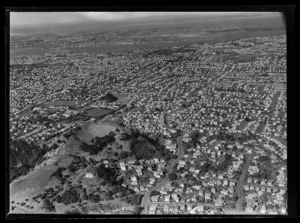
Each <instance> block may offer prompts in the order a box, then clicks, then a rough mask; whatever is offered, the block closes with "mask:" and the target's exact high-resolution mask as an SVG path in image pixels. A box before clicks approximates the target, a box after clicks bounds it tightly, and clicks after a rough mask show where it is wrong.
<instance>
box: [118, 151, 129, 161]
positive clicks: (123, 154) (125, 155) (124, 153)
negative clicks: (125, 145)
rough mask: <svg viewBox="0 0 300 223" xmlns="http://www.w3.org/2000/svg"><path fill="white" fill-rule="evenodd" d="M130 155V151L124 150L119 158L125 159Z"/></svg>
mask: <svg viewBox="0 0 300 223" xmlns="http://www.w3.org/2000/svg"><path fill="white" fill-rule="evenodd" d="M128 155H129V153H128V152H126V151H122V152H121V153H120V154H119V158H120V159H125V158H127V157H128Z"/></svg>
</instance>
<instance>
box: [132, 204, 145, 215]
mask: <svg viewBox="0 0 300 223" xmlns="http://www.w3.org/2000/svg"><path fill="white" fill-rule="evenodd" d="M143 210H144V208H143V207H141V206H136V207H135V208H134V210H133V212H134V214H136V215H140V214H141V213H142V211H143Z"/></svg>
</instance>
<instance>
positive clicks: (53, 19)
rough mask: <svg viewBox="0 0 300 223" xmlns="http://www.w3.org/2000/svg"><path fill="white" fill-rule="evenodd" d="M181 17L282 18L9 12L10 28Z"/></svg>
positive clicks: (219, 13)
mask: <svg viewBox="0 0 300 223" xmlns="http://www.w3.org/2000/svg"><path fill="white" fill-rule="evenodd" d="M182 16H191V17H192V16H193V17H199V18H201V17H211V18H214V17H216V18H219V17H222V16H233V17H234V16H237V17H241V16H242V17H249V16H282V15H281V14H280V13H279V12H11V13H10V25H11V26H23V25H25V26H29V25H32V26H40V25H51V24H76V23H82V22H120V21H127V20H128V21H135V20H139V19H148V18H149V19H153V18H168V17H172V18H176V17H182Z"/></svg>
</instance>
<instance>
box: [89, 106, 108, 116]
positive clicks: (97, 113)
mask: <svg viewBox="0 0 300 223" xmlns="http://www.w3.org/2000/svg"><path fill="white" fill-rule="evenodd" d="M86 112H87V116H90V117H100V116H101V115H105V114H107V113H110V112H111V110H109V109H104V108H92V109H89V110H86Z"/></svg>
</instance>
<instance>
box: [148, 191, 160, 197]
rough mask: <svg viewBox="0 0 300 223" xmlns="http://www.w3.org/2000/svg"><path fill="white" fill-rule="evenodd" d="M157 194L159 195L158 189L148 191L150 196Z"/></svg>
mask: <svg viewBox="0 0 300 223" xmlns="http://www.w3.org/2000/svg"><path fill="white" fill-rule="evenodd" d="M157 195H160V193H159V192H158V191H156V190H153V191H151V193H150V197H153V196H157Z"/></svg>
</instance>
